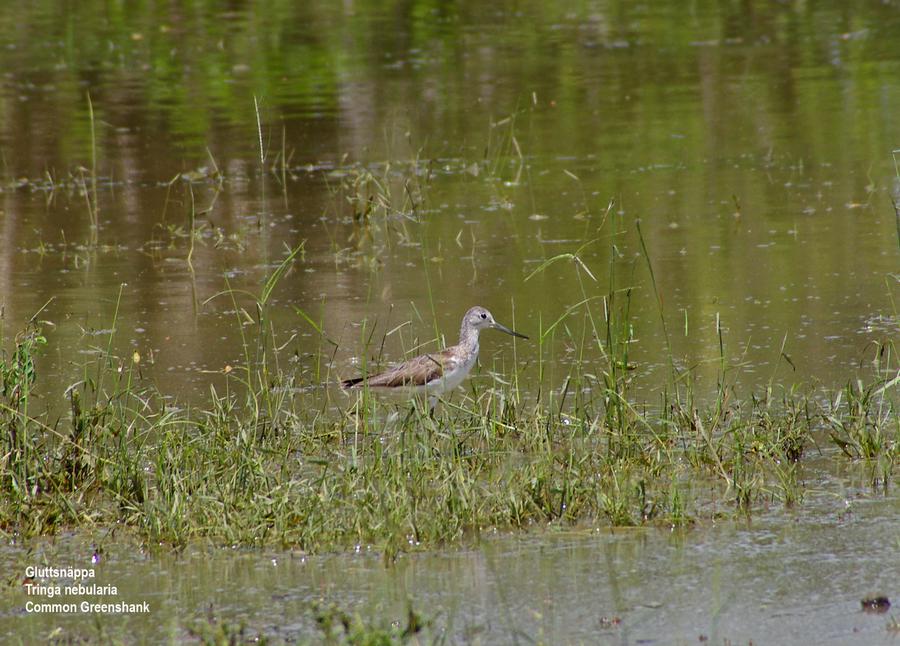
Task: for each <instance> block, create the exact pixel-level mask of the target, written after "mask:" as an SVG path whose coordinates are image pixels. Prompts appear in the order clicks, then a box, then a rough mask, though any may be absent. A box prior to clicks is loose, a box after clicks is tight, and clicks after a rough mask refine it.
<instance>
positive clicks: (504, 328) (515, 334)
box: [493, 321, 528, 339]
mask: <svg viewBox="0 0 900 646" xmlns="http://www.w3.org/2000/svg"><path fill="white" fill-rule="evenodd" d="M493 327H494V329H497V330H500V331H501V332H506V333H507V334H509V335H512V336H517V337H519V338H520V339H527V338H528V337H527V336H525V335H524V334H519V333H518V332H516V331H515V330H510V329H509V328H508V327H506V326H505V325H500V324H499V323H497V321H494V325H493Z"/></svg>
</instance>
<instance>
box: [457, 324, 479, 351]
mask: <svg viewBox="0 0 900 646" xmlns="http://www.w3.org/2000/svg"><path fill="white" fill-rule="evenodd" d="M459 345H460V347H463V348H465V349H466V350H474V351H475V352H478V330H477V329H475V328H472V327H468V326H465V325H464V326H462V328H461V329H460V331H459Z"/></svg>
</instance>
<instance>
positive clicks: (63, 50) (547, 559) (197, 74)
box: [0, 0, 900, 643]
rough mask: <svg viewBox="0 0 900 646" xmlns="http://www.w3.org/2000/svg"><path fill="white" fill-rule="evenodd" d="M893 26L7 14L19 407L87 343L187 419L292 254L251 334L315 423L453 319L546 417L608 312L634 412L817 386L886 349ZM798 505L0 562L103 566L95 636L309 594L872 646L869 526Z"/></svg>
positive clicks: (504, 621) (814, 11) (57, 394)
mask: <svg viewBox="0 0 900 646" xmlns="http://www.w3.org/2000/svg"><path fill="white" fill-rule="evenodd" d="M898 29H900V6H898V5H897V4H896V3H892V2H884V3H877V4H876V3H872V4H868V5H866V6H852V7H851V6H850V5H849V4H847V3H843V2H825V3H788V4H768V3H755V2H747V3H714V2H694V3H683V2H659V3H632V2H612V1H610V2H603V1H597V2H581V1H572V2H565V1H564V2H559V3H543V2H537V1H534V2H531V1H526V2H503V1H500V2H491V3H476V2H461V3H441V2H419V1H417V0H410V1H407V2H388V3H375V2H354V1H348V2H343V3H332V2H303V3H293V2H265V3H262V2H260V3H257V2H248V3H241V2H239V3H218V2H200V3H188V4H185V5H181V4H179V3H171V4H166V5H156V4H155V3H147V4H140V3H139V4H136V5H135V4H118V3H95V2H84V3H78V4H77V5H74V4H71V3H62V2H35V3H28V4H25V5H22V6H16V7H15V8H14V9H8V10H5V11H3V12H2V13H0V75H2V76H0V156H2V167H0V178H2V182H0V186H2V189H0V227H2V235H0V264H2V270H0V281H2V283H0V297H2V328H3V343H4V347H6V348H7V349H8V348H9V347H11V344H12V339H13V338H14V336H15V334H16V332H17V331H19V330H20V329H22V328H23V326H24V325H25V324H26V322H27V321H28V320H29V319H31V318H32V317H35V318H36V319H38V320H40V321H42V324H41V325H42V329H43V331H44V333H45V334H46V336H47V338H48V346H47V350H46V351H45V353H44V355H43V356H42V357H40V359H39V362H38V366H37V371H38V382H37V384H38V394H39V395H41V397H42V399H40V400H39V403H38V404H37V405H38V406H39V407H42V408H45V409H51V410H56V409H57V408H59V409H60V410H64V406H65V401H64V400H63V398H62V393H63V391H64V390H65V388H66V386H67V385H69V384H72V383H75V382H77V381H79V380H81V379H83V378H84V377H85V369H84V366H85V365H86V364H88V363H89V362H90V361H92V360H93V357H94V356H96V354H97V353H98V352H99V351H100V349H103V350H105V349H106V348H110V349H112V351H113V353H115V354H117V355H118V356H121V357H125V358H127V357H130V356H132V354H133V353H134V352H137V353H138V354H139V355H140V357H141V364H140V366H141V371H140V378H141V379H142V380H145V381H146V382H147V383H151V384H154V385H155V386H156V387H157V388H159V389H160V390H161V391H163V392H166V393H170V394H171V395H172V397H173V399H177V401H179V402H202V401H203V397H204V396H205V394H206V393H207V392H208V391H209V388H210V385H211V384H212V385H214V386H216V387H219V388H221V387H222V384H223V382H224V381H225V380H226V379H227V376H226V374H225V373H226V371H227V370H228V368H229V367H230V366H233V365H236V364H239V363H240V362H241V361H243V358H244V350H243V346H242V344H243V338H242V329H243V328H244V327H245V323H246V322H247V320H248V319H252V316H253V315H254V313H255V310H254V309H253V308H254V305H253V302H254V301H253V299H252V298H251V297H249V296H248V294H253V295H259V294H260V293H261V290H262V288H263V284H264V281H265V279H266V277H267V276H268V275H270V274H271V273H272V272H273V271H274V269H275V268H276V267H277V266H278V264H279V263H280V262H281V261H282V260H283V259H284V258H285V256H286V255H287V253H288V251H289V250H290V249H292V248H296V247H298V246H299V245H302V252H301V254H300V256H299V257H298V260H297V261H296V262H295V263H293V265H292V266H291V269H290V271H289V272H288V273H287V274H286V275H284V276H283V277H282V279H281V280H280V281H279V283H278V284H277V286H276V288H275V291H274V292H273V295H272V298H271V300H270V302H269V306H270V308H271V311H272V316H273V320H274V326H273V329H274V330H275V334H276V337H277V341H278V343H279V344H282V345H283V348H284V352H285V356H288V355H290V356H291V357H292V358H291V361H290V363H289V365H290V367H291V369H292V370H294V371H295V373H296V375H297V376H298V383H300V384H301V387H302V388H305V389H307V390H310V391H315V390H317V389H321V392H322V396H323V397H324V396H326V395H327V394H328V393H329V387H328V385H327V384H328V383H333V382H334V381H335V379H336V378H338V377H346V376H352V375H354V374H356V373H357V371H358V370H359V368H360V363H362V362H364V360H363V359H361V357H363V356H369V358H374V355H375V354H376V353H377V354H378V355H379V360H381V359H382V358H383V359H385V360H394V359H399V358H402V357H403V356H404V355H405V353H407V352H410V351H412V350H414V349H415V348H418V347H421V346H422V345H423V344H424V345H425V346H426V347H434V344H435V343H436V342H437V337H438V335H439V334H440V335H444V337H445V338H446V340H449V341H452V340H453V339H454V337H455V335H456V330H457V329H458V326H459V319H460V317H461V315H462V313H463V312H464V311H465V310H466V309H467V308H468V307H470V306H471V305H474V304H481V305H484V306H486V307H488V308H489V309H491V310H492V311H493V312H494V314H495V316H496V318H497V319H498V320H499V321H501V322H503V323H506V324H509V325H514V327H515V328H516V329H518V330H520V331H522V332H524V333H526V334H529V335H530V336H532V338H540V337H543V340H542V343H540V344H538V343H533V344H531V345H526V344H521V343H517V346H516V351H515V353H514V352H513V345H512V340H511V339H509V338H507V337H503V336H502V335H499V334H496V335H493V334H492V335H491V336H490V337H488V336H487V334H486V335H485V337H483V341H482V357H481V366H482V367H481V369H480V370H479V371H478V372H477V373H476V375H475V377H474V379H475V380H476V382H479V381H480V382H481V383H488V382H490V380H491V379H492V378H493V377H492V376H491V373H494V374H496V375H499V376H500V377H502V376H503V375H504V374H507V373H509V372H511V371H512V370H513V369H515V370H518V371H520V372H521V374H522V375H523V379H522V382H521V386H520V387H522V388H524V390H525V392H524V396H525V397H528V390H529V388H530V389H532V390H537V389H538V388H539V387H545V388H548V389H551V390H552V389H559V388H561V387H562V384H563V383H564V381H565V377H566V375H567V374H568V372H569V370H570V369H571V366H572V364H573V363H575V362H579V361H583V362H586V364H587V365H588V366H589V365H590V361H591V359H592V357H591V354H590V350H588V352H587V354H586V355H585V354H584V353H583V352H582V350H583V349H584V348H585V347H588V348H590V347H592V343H591V340H590V338H589V333H588V332H586V331H585V330H586V329H587V328H586V323H585V317H584V309H583V307H579V306H578V304H579V303H581V302H583V301H584V300H585V299H593V300H591V301H590V303H591V307H595V308H600V309H597V310H596V311H602V307H603V303H602V301H601V300H600V296H602V295H603V294H608V293H609V292H610V291H613V290H618V291H617V293H619V294H626V293H627V294H628V295H629V298H630V307H629V316H628V321H627V326H626V329H627V336H628V340H629V356H628V361H629V364H630V365H631V366H632V367H633V368H634V370H633V371H632V376H631V381H632V382H633V383H632V386H631V387H632V394H633V396H634V397H635V398H636V399H637V400H639V401H640V400H646V401H651V402H652V401H655V400H656V399H658V397H659V395H660V393H661V392H662V391H663V389H664V388H666V385H667V383H668V382H667V380H668V377H669V365H670V360H671V362H672V363H674V364H676V365H677V366H678V367H679V368H681V369H690V370H691V371H692V372H691V374H692V375H693V377H692V378H693V381H694V388H696V389H697V391H698V392H699V393H700V394H701V396H702V394H703V393H704V392H712V391H713V389H714V388H715V386H716V383H717V381H718V380H719V379H720V378H721V377H722V371H723V369H724V370H725V374H726V378H727V379H728V381H729V383H730V384H732V385H733V386H734V388H735V389H736V390H737V391H739V392H741V393H743V394H745V395H746V394H749V393H752V392H755V391H756V390H757V389H759V388H761V387H764V386H765V385H766V384H767V383H770V382H774V383H778V384H786V385H790V384H792V383H811V382H812V383H815V384H820V385H821V386H822V387H823V388H831V387H835V386H839V385H840V384H842V383H844V382H845V381H846V380H847V379H848V378H852V377H855V376H856V375H857V374H859V373H861V372H862V371H865V370H866V369H868V367H869V366H870V365H871V362H872V360H873V359H874V358H875V357H876V355H877V353H878V349H879V348H880V347H883V346H884V344H886V343H889V342H891V341H892V340H896V338H897V336H898V330H900V328H898V320H897V314H896V305H895V303H896V302H897V272H898V270H900V254H898V229H897V224H896V219H895V213H894V209H893V206H892V203H891V198H892V196H893V195H895V193H897V192H898V185H897V181H898V180H897V169H896V166H895V162H894V159H893V157H892V150H893V149H895V148H900V118H898V115H900V111H898V105H900V42H898V40H897V38H896V34H897V33H898ZM638 225H639V226H640V229H638ZM641 239H643V243H644V246H645V248H646V251H645V250H644V246H642V244H641ZM564 254H569V255H566V256H564V257H562V258H561V259H560V260H558V261H556V262H553V263H551V264H546V262H547V261H548V260H549V259H552V258H555V257H557V256H561V255H564ZM575 257H577V260H575V259H574V258H575ZM650 267H652V269H653V271H652V274H651V271H650ZM229 290H231V291H229ZM301 311H302V312H303V314H305V315H306V316H304V315H303V314H301V313H299V312H301ZM244 312H246V314H245V313H244ZM567 313H568V314H567ZM306 317H309V319H311V320H312V321H314V322H315V323H316V325H318V326H320V327H321V330H322V332H323V334H320V333H319V332H318V331H317V330H316V329H315V327H314V326H313V325H311V324H310V322H309V320H307V318H306ZM663 321H665V325H664V324H663ZM363 322H365V326H363ZM557 322H559V325H557V326H556V327H555V328H554V329H553V332H551V333H548V334H543V333H545V332H546V331H547V330H548V329H550V328H551V326H552V325H553V324H554V323H557ZM323 335H324V336H327V338H328V339H330V340H331V341H333V342H334V345H332V344H331V343H329V342H326V341H323ZM370 335H371V336H370ZM372 339H375V340H374V342H373V341H372ZM539 364H540V366H541V374H540V376H538V371H539V367H538V366H539ZM723 366H724V368H723ZM340 405H341V402H340V399H339V398H338V399H336V403H335V406H338V407H339V406H340ZM807 477H808V478H810V479H812V480H815V481H816V482H817V483H818V484H817V486H816V488H815V490H816V492H817V493H816V495H814V496H812V497H811V498H812V500H809V501H806V502H805V503H804V504H803V505H802V507H801V509H800V510H797V511H790V512H789V511H785V510H784V509H781V508H779V509H773V510H771V512H770V513H766V514H764V515H763V516H762V517H760V518H755V519H754V520H753V522H748V523H733V522H730V521H729V522H725V523H722V524H718V525H717V524H714V525H712V526H708V527H701V528H697V529H693V530H690V531H686V532H683V533H677V534H670V533H667V532H663V531H660V530H658V529H634V530H628V531H609V530H605V529H603V530H599V531H585V532H576V533H574V534H565V533H553V534H545V533H535V534H529V535H526V536H515V537H495V538H491V539H488V540H486V541H484V542H480V543H477V544H475V545H471V546H466V547H463V548H460V549H456V548H453V549H449V550H447V551H438V552H426V553H416V554H413V555H409V556H405V557H403V558H402V559H401V561H400V562H399V563H398V564H397V565H396V566H394V567H391V568H387V569H386V568H384V566H383V565H382V563H381V561H380V559H379V558H378V556H377V555H375V554H366V553H365V552H366V548H363V549H362V551H363V553H361V554H356V555H350V556H347V555H334V556H324V557H302V556H300V555H297V554H293V553H291V552H282V551H278V552H258V551H231V550H211V551H206V550H205V548H201V547H197V548H192V549H190V550H188V551H187V552H186V553H184V554H181V555H171V554H167V553H165V552H163V553H154V552H150V553H146V554H137V555H136V554H135V553H134V551H133V550H132V549H131V548H130V547H129V546H128V542H127V540H125V539H123V543H122V544H121V545H120V544H119V543H117V541H116V540H115V538H110V537H108V536H106V535H103V536H95V535H89V536H71V537H62V538H58V539H55V540H50V541H47V542H38V543H36V544H30V543H26V544H20V543H16V542H12V543H10V544H8V545H7V546H6V547H4V548H2V550H0V560H2V561H3V562H4V563H5V564H6V565H7V566H8V567H7V568H6V569H7V571H11V572H12V577H13V579H14V578H16V577H18V574H17V572H18V569H20V566H21V565H22V564H24V563H26V562H29V559H36V558H38V556H36V555H43V556H41V557H40V558H41V559H44V560H49V561H51V562H53V563H59V564H70V563H75V562H83V561H84V559H87V560H88V562H89V561H90V558H91V555H92V554H93V551H94V549H95V548H96V546H97V544H98V543H102V545H103V546H104V556H103V557H102V559H101V562H100V564H99V565H97V571H98V573H100V572H101V571H102V575H103V577H104V578H105V579H107V580H108V581H110V582H113V581H114V582H116V583H117V584H118V585H119V586H120V587H121V588H122V589H123V590H130V591H133V594H134V596H135V597H141V600H151V601H153V602H154V608H155V609H154V612H153V614H152V615H151V616H150V617H149V618H141V617H135V616H129V617H126V618H122V619H118V618H117V619H110V620H108V621H109V626H111V629H112V630H115V631H120V630H124V629H125V628H123V626H124V627H126V628H127V629H128V630H131V628H134V630H136V631H137V632H136V634H137V635H139V637H136V638H135V639H136V640H140V639H150V638H151V637H150V636H151V635H154V634H155V631H158V630H159V629H160V627H164V629H165V634H166V636H168V637H170V638H171V639H173V640H178V639H181V638H183V637H184V636H185V634H186V633H185V627H184V626H185V623H186V622H188V621H189V620H191V619H192V618H198V617H203V616H205V613H207V612H210V613H214V614H216V615H217V616H225V617H231V618H235V619H245V620H247V622H248V625H252V626H253V627H254V628H256V629H259V630H261V631H262V632H264V633H265V634H267V635H269V636H270V637H274V638H276V639H281V638H284V639H297V638H304V637H305V636H310V635H312V634H314V633H313V632H310V631H312V630H313V628H314V627H313V622H312V619H311V615H310V611H309V608H308V603H307V602H308V600H309V599H310V598H313V597H316V598H326V599H329V600H334V601H340V602H341V603H342V604H345V605H346V606H347V607H349V608H351V609H355V610H357V611H359V612H361V613H363V614H367V615H371V616H376V617H389V618H401V617H402V616H403V615H404V612H405V610H404V607H405V606H404V604H405V600H406V598H407V597H409V598H411V599H412V600H413V601H414V603H415V604H416V606H417V607H421V609H422V610H423V611H424V612H425V614H431V615H435V616H436V617H437V619H436V621H438V622H440V625H441V626H445V627H446V633H445V634H446V635H447V636H448V638H450V639H451V640H453V641H473V642H481V643H497V642H498V641H508V642H518V641H521V642H525V643H527V642H530V641H532V640H538V641H540V640H545V641H547V642H548V643H564V642H572V641H574V642H579V641H583V642H592V641H597V640H599V641H607V642H610V643H613V642H614V643H676V642H677V643H689V642H696V641H697V640H698V639H699V638H700V636H701V635H703V636H705V637H708V638H709V639H710V640H711V642H712V643H720V642H721V641H722V640H723V639H730V640H732V643H745V642H747V641H749V640H753V641H754V643H813V642H816V643H826V642H827V643H862V642H858V641H857V640H860V639H863V637H861V636H860V632H861V633H862V634H863V635H864V642H865V643H874V642H877V641H879V640H887V639H888V638H889V637H890V633H889V632H887V631H886V629H885V619H884V617H877V616H870V615H862V614H860V612H859V599H860V598H862V597H863V596H867V595H871V594H886V595H894V596H896V595H897V584H896V581H898V580H900V576H898V575H900V567H898V561H897V558H896V556H897V549H898V538H900V524H898V523H897V517H898V514H897V512H898V502H897V498H896V496H895V494H894V493H893V492H890V493H888V494H873V493H872V492H871V491H869V490H868V489H867V488H866V486H865V484H863V483H862V482H861V480H864V478H857V477H856V476H854V475H853V474H852V473H850V472H847V473H824V472H821V473H820V472H816V471H815V470H813V471H811V472H810V473H809V474H808V475H807ZM848 510H849V511H848ZM31 550H34V551H31ZM48 554H49V556H47V555H48ZM98 576H100V575H99V574H98ZM148 582H149V583H148ZM20 596H21V595H20V594H19V593H18V591H17V590H15V589H12V590H10V589H8V590H7V591H6V592H5V593H4V607H3V608H2V610H0V616H2V618H0V625H2V634H4V635H5V636H6V638H8V639H13V640H15V639H20V640H23V641H30V640H31V638H33V637H35V636H44V637H46V636H47V635H50V634H51V632H52V630H53V629H54V628H55V627H56V626H57V625H60V626H63V627H64V630H71V631H75V634H78V631H84V632H83V633H81V634H93V633H91V632H90V631H92V630H95V629H96V627H95V626H94V625H93V624H90V622H88V621H87V620H86V619H84V618H81V619H80V620H79V619H78V618H60V617H55V616H40V617H36V616H34V615H29V616H26V615H24V614H22V613H21V612H20V609H21V606H22V604H23V600H22V599H21V598H20ZM123 596H124V593H123ZM604 618H606V620H608V622H606V623H604V622H605V621H606V620H604ZM117 622H119V623H117ZM141 635H142V636H143V637H140V636H141Z"/></svg>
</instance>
